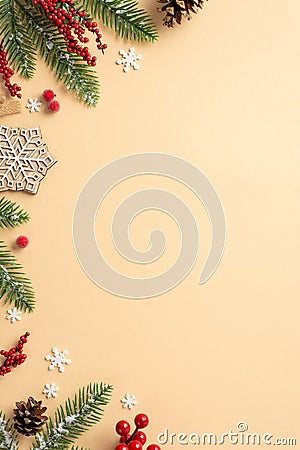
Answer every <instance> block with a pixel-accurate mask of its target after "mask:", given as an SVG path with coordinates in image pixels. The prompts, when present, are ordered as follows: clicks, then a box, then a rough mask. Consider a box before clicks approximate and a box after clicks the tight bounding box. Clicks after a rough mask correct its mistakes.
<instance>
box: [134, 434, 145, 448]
mask: <svg viewBox="0 0 300 450" xmlns="http://www.w3.org/2000/svg"><path fill="white" fill-rule="evenodd" d="M133 439H134V440H136V441H139V442H140V443H141V444H142V445H144V444H145V442H146V441H147V436H146V435H145V433H144V432H143V431H137V432H136V433H134V435H133Z"/></svg>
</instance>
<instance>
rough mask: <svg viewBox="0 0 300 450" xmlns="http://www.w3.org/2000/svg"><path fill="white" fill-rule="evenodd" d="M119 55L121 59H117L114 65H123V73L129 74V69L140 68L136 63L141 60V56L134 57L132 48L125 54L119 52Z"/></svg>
mask: <svg viewBox="0 0 300 450" xmlns="http://www.w3.org/2000/svg"><path fill="white" fill-rule="evenodd" d="M119 53H120V55H121V56H122V58H121V59H118V60H117V61H116V63H117V64H123V65H124V67H123V71H124V72H129V70H130V67H132V68H133V69H134V70H138V69H139V68H140V66H139V65H138V63H137V61H139V60H140V59H142V55H135V54H134V47H131V48H130V49H129V51H128V53H126V52H125V51H124V50H120V51H119Z"/></svg>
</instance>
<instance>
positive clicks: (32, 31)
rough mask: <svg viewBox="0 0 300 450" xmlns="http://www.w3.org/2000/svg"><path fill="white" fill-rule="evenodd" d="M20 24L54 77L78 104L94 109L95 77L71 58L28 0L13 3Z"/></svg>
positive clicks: (97, 94) (76, 58)
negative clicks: (20, 21) (76, 99)
mask: <svg viewBox="0 0 300 450" xmlns="http://www.w3.org/2000/svg"><path fill="white" fill-rule="evenodd" d="M15 1H16V3H17V5H18V7H19V11H20V16H21V18H22V22H23V23H24V24H26V25H25V26H26V27H27V32H28V34H29V35H30V36H31V39H32V43H33V45H34V46H35V47H36V48H37V49H38V51H39V53H40V55H41V56H42V57H43V58H44V60H45V61H46V63H47V64H48V66H49V67H50V69H51V70H53V71H55V73H56V77H57V78H58V80H59V81H62V82H63V83H64V84H65V85H66V87H67V89H68V90H69V91H71V92H74V93H75V95H76V97H77V98H78V99H79V100H82V101H84V102H85V103H86V104H87V105H88V106H96V104H97V103H98V101H99V99H100V84H99V80H98V77H97V74H96V72H95V71H94V70H92V69H91V68H90V67H89V66H87V64H85V63H84V62H83V61H82V60H81V58H80V57H79V56H77V55H71V54H70V53H68V51H67V47H66V44H65V41H64V39H63V36H62V35H60V34H59V33H58V31H57V29H56V28H55V27H54V26H53V25H52V24H51V22H50V21H49V20H48V19H47V18H46V16H45V14H44V13H43V11H40V10H38V9H37V8H35V9H34V8H33V7H32V4H31V1H30V0H24V3H23V2H21V1H20V0H15Z"/></svg>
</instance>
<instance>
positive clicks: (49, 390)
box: [43, 383, 59, 398]
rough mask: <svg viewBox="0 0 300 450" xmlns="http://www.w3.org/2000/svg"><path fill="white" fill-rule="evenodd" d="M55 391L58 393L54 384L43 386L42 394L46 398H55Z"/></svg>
mask: <svg viewBox="0 0 300 450" xmlns="http://www.w3.org/2000/svg"><path fill="white" fill-rule="evenodd" d="M57 391H59V388H58V387H56V386H55V383H51V384H45V389H44V390H43V394H45V395H46V397H47V398H51V397H53V398H55V397H56V393H57Z"/></svg>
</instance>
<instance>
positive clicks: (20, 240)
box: [16, 236, 29, 248]
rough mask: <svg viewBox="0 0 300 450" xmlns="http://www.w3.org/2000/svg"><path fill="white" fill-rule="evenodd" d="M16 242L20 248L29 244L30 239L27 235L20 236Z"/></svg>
mask: <svg viewBox="0 0 300 450" xmlns="http://www.w3.org/2000/svg"><path fill="white" fill-rule="evenodd" d="M16 244H17V246H18V247H19V248H25V247H27V245H28V244H29V239H28V237H27V236H19V237H18V238H17V239H16Z"/></svg>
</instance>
